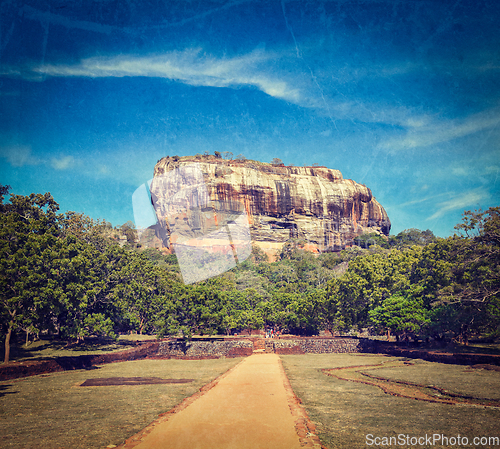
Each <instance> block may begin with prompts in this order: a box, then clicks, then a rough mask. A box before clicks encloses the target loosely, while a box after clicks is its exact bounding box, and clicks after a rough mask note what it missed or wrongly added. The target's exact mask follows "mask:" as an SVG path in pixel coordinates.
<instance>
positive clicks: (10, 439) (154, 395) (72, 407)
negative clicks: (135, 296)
mask: <svg viewBox="0 0 500 449" xmlns="http://www.w3.org/2000/svg"><path fill="white" fill-rule="evenodd" d="M240 360H241V359H211V360H136V361H130V362H120V363H110V364H107V365H102V366H99V367H97V368H96V369H91V370H76V371H65V372H59V373H52V374H42V375H39V376H33V377H28V378H22V379H16V380H10V381H3V382H0V428H1V429H2V431H1V432H0V448H16V449H19V448H46V449H51V448H72V449H73V448H74V449H78V448H82V449H83V448H85V449H91V448H105V447H106V446H108V445H118V444H121V443H122V442H123V441H124V440H125V439H126V438H128V437H130V436H132V435H134V434H135V433H137V432H138V431H140V430H141V429H143V428H144V427H146V426H147V425H148V424H150V423H151V422H152V421H154V420H155V419H156V418H157V417H158V415H159V414H160V413H163V412H166V411H168V410H170V409H172V408H173V407H174V406H175V405H177V404H178V403H180V402H181V401H182V400H183V399H184V398H186V397H189V396H191V395H193V394H194V393H196V392H197V391H198V390H199V389H200V388H201V387H202V386H203V385H206V384H207V383H209V382H210V381H212V380H213V379H215V378H216V377H218V376H219V375H221V374H222V373H224V372H225V371H227V370H228V369H229V368H231V367H233V366H234V365H236V364H237V363H238V362H239V361H240ZM95 377H100V378H105V377H160V378H163V379H180V378H185V379H195V380H194V382H192V383H184V384H160V385H129V386H105V387H102V386H101V387H80V384H81V383H83V382H84V381H85V380H86V379H90V378H95Z"/></svg>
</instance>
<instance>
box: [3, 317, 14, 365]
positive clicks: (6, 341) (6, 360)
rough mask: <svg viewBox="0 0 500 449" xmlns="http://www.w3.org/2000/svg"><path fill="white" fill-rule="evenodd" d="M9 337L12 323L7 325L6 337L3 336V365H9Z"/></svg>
mask: <svg viewBox="0 0 500 449" xmlns="http://www.w3.org/2000/svg"><path fill="white" fill-rule="evenodd" d="M11 335H12V323H10V324H9V330H8V331H7V335H6V336H5V357H4V359H3V363H9V357H10V336H11Z"/></svg>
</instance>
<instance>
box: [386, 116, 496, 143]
mask: <svg viewBox="0 0 500 449" xmlns="http://www.w3.org/2000/svg"><path fill="white" fill-rule="evenodd" d="M416 123H417V124H418V126H416V127H413V128H411V129H409V130H408V131H407V133H406V135H404V136H402V137H399V138H390V139H387V140H385V141H384V142H381V143H380V144H379V148H380V149H382V150H385V151H387V152H389V153H397V152H400V151H404V150H408V149H414V148H425V147H430V146H433V145H438V144H442V143H445V142H450V141H452V140H454V139H458V138H461V137H465V136H468V135H472V134H475V133H477V132H479V131H484V130H486V129H490V128H494V127H497V126H498V125H500V109H497V108H496V109H492V110H488V111H483V112H481V113H478V114H475V115H471V116H469V117H467V118H465V119H462V120H450V121H441V122H436V121H434V122H431V123H427V124H426V123H420V122H418V121H417V122H416Z"/></svg>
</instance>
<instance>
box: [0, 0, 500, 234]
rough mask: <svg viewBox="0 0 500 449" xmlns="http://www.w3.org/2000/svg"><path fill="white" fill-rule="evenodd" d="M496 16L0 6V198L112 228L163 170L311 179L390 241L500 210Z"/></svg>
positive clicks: (489, 12)
mask: <svg viewBox="0 0 500 449" xmlns="http://www.w3.org/2000/svg"><path fill="white" fill-rule="evenodd" d="M499 23H500V2H498V1H497V0H488V1H486V0H474V1H471V0H462V1H460V0H459V1H447V0H439V1H437V0H433V1H425V0H404V1H388V0H364V1H361V0H360V1H350V0H328V1H314V0H313V1H255V0H253V1H243V0H241V1H201V0H199V1H196V0H194V1H190V2H185V1H168V2H160V1H143V0H141V1H139V0H126V1H112V0H96V1H93V2H90V1H88V0H85V1H84V0H72V1H69V0H47V1H43V0H25V1H16V0H10V1H9V0H4V1H3V2H2V3H1V4H0V183H2V184H9V185H11V186H12V191H13V192H14V193H18V194H29V193H31V192H41V193H43V192H47V191H49V192H51V193H52V195H53V196H54V198H55V199H56V201H57V202H58V203H59V204H60V206H61V210H63V211H65V210H74V211H77V212H83V213H86V214H87V215H90V216H91V217H93V218H96V219H97V218H101V219H106V220H107V221H111V222H112V223H113V224H114V225H120V224H122V223H124V222H126V221H127V220H133V211H132V201H131V198H132V193H133V192H134V190H135V189H136V188H137V187H138V186H139V185H141V184H142V183H143V182H145V181H147V180H148V179H150V178H151V176H152V173H153V168H154V165H155V163H156V161H157V160H158V159H160V158H161V157H163V156H167V155H170V156H173V155H179V156H183V155H194V154H196V153H204V152H205V151H208V152H210V153H213V152H214V151H231V152H232V153H233V154H234V155H235V156H236V155H238V154H243V155H245V157H247V158H249V159H257V160H261V161H266V162H269V161H271V159H273V158H274V157H279V158H281V159H282V160H283V162H284V163H285V164H293V165H304V164H306V165H312V164H313V163H318V164H320V165H326V166H327V167H330V168H335V169H339V170H340V171H341V172H342V173H343V175H344V177H345V178H350V179H354V180H355V181H357V182H360V183H363V184H366V185H367V186H368V187H370V188H371V190H372V192H373V194H374V196H375V197H376V198H377V200H378V201H379V202H380V203H381V204H382V205H383V206H384V207H385V209H386V210H387V212H388V214H389V217H390V219H391V222H392V231H391V233H393V234H397V233H398V232H400V231H402V230H404V229H408V228H413V227H415V228H419V229H422V230H425V229H431V230H432V231H433V232H434V233H435V234H436V235H439V236H442V237H446V236H448V235H450V234H452V233H453V227H454V225H456V224H457V223H459V222H460V221H461V215H462V213H463V211H464V210H470V209H472V210H473V209H478V208H483V209H487V208H488V207H490V206H498V205H500V201H499V199H500V27H499V25H498V24H499Z"/></svg>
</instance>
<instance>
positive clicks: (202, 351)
mask: <svg viewBox="0 0 500 449" xmlns="http://www.w3.org/2000/svg"><path fill="white" fill-rule="evenodd" d="M252 353H253V343H252V342H251V341H249V340H248V341H245V340H199V341H197V340H193V341H190V342H184V341H178V340H173V341H161V342H160V344H159V347H158V352H157V357H164V358H181V359H200V358H219V357H245V356H248V355H251V354H252Z"/></svg>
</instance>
